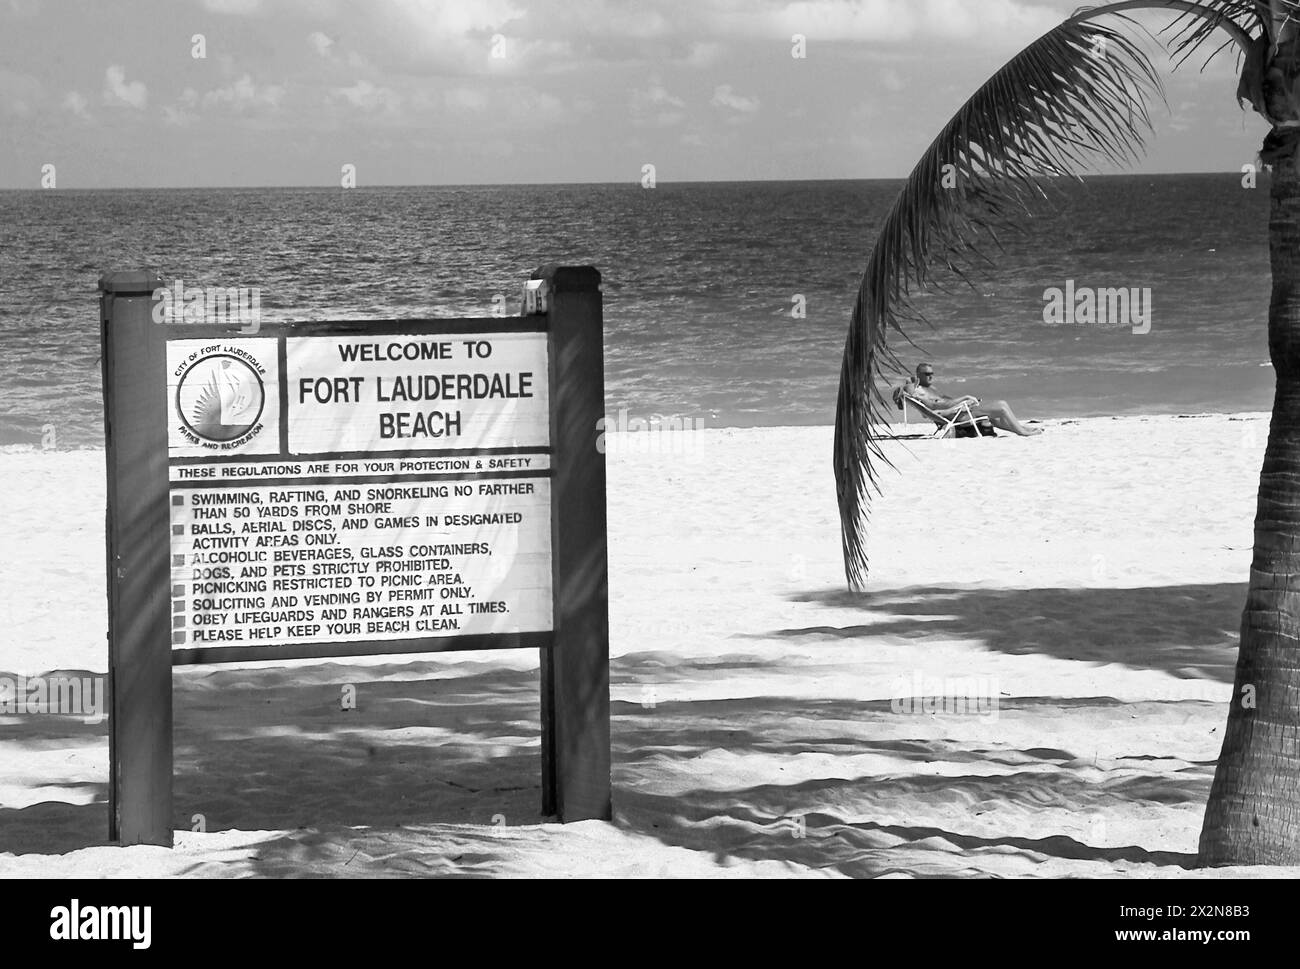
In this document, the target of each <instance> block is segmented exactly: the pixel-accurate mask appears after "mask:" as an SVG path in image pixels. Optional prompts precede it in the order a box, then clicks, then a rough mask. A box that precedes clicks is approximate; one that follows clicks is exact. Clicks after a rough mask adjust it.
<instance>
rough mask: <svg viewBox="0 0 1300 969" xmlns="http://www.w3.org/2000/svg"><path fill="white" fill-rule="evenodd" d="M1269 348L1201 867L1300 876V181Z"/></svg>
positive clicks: (1278, 206)
mask: <svg viewBox="0 0 1300 969" xmlns="http://www.w3.org/2000/svg"><path fill="white" fill-rule="evenodd" d="M1271 191H1272V213H1271V215H1270V218H1269V253H1270V261H1271V263H1272V270H1273V296H1272V301H1271V303H1270V306H1269V314H1268V347H1269V356H1270V357H1271V358H1272V361H1273V369H1274V371H1275V373H1276V376H1277V389H1276V392H1275V396H1274V399H1273V419H1272V423H1271V425H1270V427H1269V433H1268V449H1267V450H1266V451H1265V454H1264V466H1263V470H1262V471H1261V472H1260V478H1259V503H1258V506H1257V508H1256V513H1255V555H1254V561H1253V562H1252V564H1251V569H1250V591H1249V593H1248V594H1247V598H1246V608H1245V611H1244V612H1243V614H1242V617H1241V649H1240V651H1239V653H1238V655H1237V675H1236V681H1235V683H1234V685H1233V699H1232V703H1231V705H1230V708H1229V711H1228V725H1227V728H1226V729H1225V731H1224V736H1223V749H1222V751H1221V752H1220V754H1219V763H1218V768H1217V769H1216V770H1215V774H1214V784H1213V786H1212V787H1211V789H1210V800H1209V803H1208V804H1207V805H1206V809H1205V822H1204V825H1203V827H1202V828H1201V843H1200V852H1199V857H1198V859H1197V863H1198V864H1199V865H1201V866H1209V865H1300V169H1297V166H1296V159H1295V158H1294V157H1292V158H1289V159H1287V160H1285V161H1283V162H1281V163H1280V164H1278V165H1276V166H1275V167H1274V171H1273V179H1272V190H1271Z"/></svg>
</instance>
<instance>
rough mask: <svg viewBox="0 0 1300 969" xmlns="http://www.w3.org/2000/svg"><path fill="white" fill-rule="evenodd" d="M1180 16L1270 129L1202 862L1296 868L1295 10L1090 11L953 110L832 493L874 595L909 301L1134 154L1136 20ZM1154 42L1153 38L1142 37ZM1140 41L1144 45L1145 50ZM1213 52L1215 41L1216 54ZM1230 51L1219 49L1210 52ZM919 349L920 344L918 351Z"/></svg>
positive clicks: (1177, 36)
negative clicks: (1238, 560) (1266, 212)
mask: <svg viewBox="0 0 1300 969" xmlns="http://www.w3.org/2000/svg"><path fill="white" fill-rule="evenodd" d="M1138 9H1148V10H1150V9H1161V10H1165V11H1169V12H1170V15H1171V22H1170V24H1169V26H1168V27H1167V28H1166V31H1165V36H1166V38H1167V40H1168V43H1169V46H1170V49H1171V53H1172V54H1173V56H1174V57H1175V58H1176V60H1177V62H1178V63H1182V61H1184V60H1186V59H1187V58H1188V57H1190V56H1192V55H1193V54H1195V53H1196V52H1197V51H1198V50H1200V49H1201V48H1202V47H1203V46H1204V49H1205V50H1206V51H1209V56H1210V57H1213V56H1216V55H1218V54H1219V53H1220V52H1221V51H1222V50H1224V49H1228V50H1230V51H1232V50H1235V52H1236V54H1237V57H1238V65H1239V66H1240V69H1241V81H1240V84H1239V86H1238V90H1237V96H1238V98H1239V99H1240V100H1241V101H1243V102H1246V103H1249V105H1250V106H1251V107H1252V108H1253V109H1254V110H1255V111H1256V112H1257V113H1259V114H1260V115H1262V116H1263V117H1264V118H1265V119H1266V120H1267V121H1268V122H1269V124H1270V126H1271V130H1270V132H1269V134H1268V137H1267V138H1266V139H1265V141H1264V145H1263V148H1262V150H1261V152H1260V159H1261V161H1262V162H1263V164H1264V165H1266V166H1267V167H1269V168H1271V169H1272V179H1271V188H1270V191H1271V196H1272V215H1271V217H1270V221H1269V250H1270V256H1271V262H1272V272H1273V294H1272V301H1271V304H1270V307H1269V321H1268V324H1269V353H1270V356H1271V359H1272V362H1273V368H1274V371H1275V373H1276V381H1277V385H1276V395H1275V398H1274V403H1273V416H1272V423H1271V426H1270V430H1269V438H1268V447H1267V450H1266V452H1265V457H1264V464H1263V469H1262V471H1261V474H1260V483H1259V501H1258V509H1257V513H1256V518H1255V552H1254V561H1253V564H1252V566H1251V571H1250V591H1249V593H1248V596H1247V600H1246V607H1245V610H1244V612H1243V615H1242V621H1241V647H1240V651H1239V653H1238V659H1237V672H1236V680H1235V683H1234V687H1233V697H1234V700H1233V703H1232V704H1231V706H1230V711H1229V714H1228V723H1227V729H1226V731H1225V735H1224V739H1223V749H1222V752H1221V753H1220V756H1219V761H1218V767H1217V770H1216V772H1215V776H1214V783H1213V785H1212V787H1211V791H1210V799H1209V803H1208V805H1207V807H1206V813H1205V821H1204V825H1203V827H1202V831H1201V840H1200V850H1199V857H1198V864H1200V865H1227V864H1270V865H1295V864H1300V648H1298V647H1300V170H1298V169H1297V158H1296V148H1297V144H1298V143H1300V42H1298V41H1297V33H1298V30H1297V20H1296V18H1300V0H1129V2H1120V3H1109V4H1106V5H1103V6H1098V7H1092V8H1084V9H1081V10H1079V11H1077V12H1076V13H1075V14H1074V15H1072V16H1071V17H1069V18H1068V19H1067V20H1065V21H1064V22H1063V23H1062V24H1061V25H1060V26H1058V27H1056V28H1055V29H1053V30H1051V31H1049V32H1048V33H1047V34H1045V35H1044V36H1043V37H1041V38H1039V39H1038V40H1037V41H1035V42H1034V43H1033V44H1031V45H1030V46H1029V47H1027V48H1025V49H1024V50H1023V51H1021V52H1020V53H1019V54H1017V55H1016V56H1015V57H1014V58H1012V60H1011V61H1009V62H1008V63H1007V64H1006V65H1005V66H1004V67H1003V68H1002V69H1001V70H1000V71H998V72H997V73H996V74H994V75H993V77H992V78H990V79H989V81H988V82H987V83H985V84H984V86H983V87H981V88H980V89H979V90H978V91H976V92H975V94H974V96H973V97H972V98H971V99H970V100H969V101H967V102H966V104H965V105H964V106H963V107H962V108H961V110H960V111H958V112H957V114H956V116H955V117H953V119H952V120H951V121H949V122H948V124H947V125H946V126H945V127H944V129H943V131H942V132H940V134H939V136H938V137H937V138H936V139H935V140H934V142H933V143H932V144H931V146H930V148H929V149H928V150H927V151H926V153H925V155H924V156H923V157H922V158H921V160H920V162H919V163H918V164H917V166H916V168H915V169H914V170H913V171H912V173H911V176H910V177H909V178H908V180H907V184H906V185H905V186H904V187H903V189H902V191H901V193H900V194H899V196H898V199H897V201H895V203H894V205H893V208H892V209H891V210H890V212H889V213H888V215H887V217H886V219H885V221H884V224H883V225H882V227H881V230H880V235H879V238H878V239H877V241H876V245H875V247H874V249H873V250H872V253H871V256H870V259H869V261H868V264H867V269H866V272H865V274H864V275H863V278H862V283H861V286H860V287H859V289H858V294H857V298H856V301H855V303H854V306H853V313H852V317H851V320H850V324H849V333H848V339H847V342H846V344H845V348H844V361H843V365H842V368H841V373H840V389H839V400H838V403H837V408H836V415H835V454H834V462H835V483H836V493H837V496H838V499H839V506H840V525H841V537H842V545H843V553H844V563H845V574H846V577H847V579H848V583H849V586H850V587H851V588H853V589H861V588H863V586H864V584H865V582H866V577H867V550H866V524H867V509H868V503H869V498H870V493H871V492H872V491H875V490H877V489H878V481H877V477H876V474H875V472H874V470H873V464H878V463H879V462H881V461H884V462H885V463H886V464H887V463H888V460H887V458H886V457H885V455H884V454H883V452H882V451H881V449H880V447H879V444H878V443H877V441H876V440H874V439H873V425H874V424H877V423H879V422H880V421H881V419H882V417H883V414H884V411H885V409H886V406H887V405H886V401H885V398H884V396H883V394H882V392H881V389H880V388H881V385H882V381H881V378H882V377H884V376H885V374H886V373H887V372H892V373H898V372H901V370H902V367H901V364H900V363H899V361H898V358H897V357H896V356H895V355H894V353H893V352H892V351H891V349H890V345H889V344H890V338H891V337H894V336H896V337H899V338H902V339H907V336H906V333H905V328H906V326H907V325H908V324H913V323H915V322H917V321H918V320H920V319H921V316H920V314H919V313H918V312H917V310H916V309H915V307H914V305H913V303H912V296H913V295H914V294H915V293H916V292H917V291H918V290H919V289H921V288H923V287H926V286H928V285H932V284H933V283H934V282H935V279H934V276H935V275H936V273H937V271H944V272H945V273H946V272H951V273H955V274H956V275H957V276H958V277H962V278H964V277H965V275H966V274H967V273H969V272H970V271H972V270H974V269H977V268H978V266H979V264H980V262H981V261H984V260H985V257H984V256H982V255H981V248H982V247H983V246H986V245H987V244H988V243H993V244H994V245H996V243H997V232H998V231H999V227H1000V226H1001V225H1004V224H1006V222H1007V216H1009V215H1010V214H1012V213H1013V212H1016V211H1017V210H1019V209H1022V208H1026V207H1028V206H1029V205H1030V204H1031V203H1032V202H1033V201H1034V200H1035V199H1036V198H1041V197H1043V196H1044V194H1045V191H1044V190H1045V189H1048V188H1050V185H1051V182H1052V180H1053V179H1054V178H1057V177H1059V176H1072V175H1074V174H1075V173H1077V172H1078V171H1079V170H1081V169H1084V168H1090V167H1094V166H1096V165H1098V164H1099V163H1104V164H1110V165H1115V164H1125V163H1128V162H1129V161H1131V160H1133V159H1135V158H1136V157H1137V153H1138V152H1139V151H1140V149H1141V148H1142V145H1143V139H1144V138H1145V137H1146V136H1147V135H1148V134H1149V133H1150V131H1151V124H1150V118H1149V115H1148V112H1147V105H1148V103H1149V100H1150V98H1151V97H1152V96H1153V95H1158V96H1160V97H1163V89H1162V87H1161V84H1160V80H1159V77H1158V75H1157V73H1156V71H1155V69H1154V68H1153V66H1152V64H1151V61H1150V60H1149V58H1148V57H1147V56H1146V54H1145V53H1144V51H1143V48H1142V46H1140V44H1139V43H1138V41H1140V40H1141V39H1142V36H1143V34H1144V33H1145V32H1144V31H1142V30H1141V28H1140V27H1139V25H1138V24H1137V23H1136V22H1135V21H1133V20H1131V19H1130V17H1129V16H1128V15H1127V12H1128V11H1133V10H1138ZM1146 36H1147V37H1149V36H1150V35H1146ZM1135 38H1136V40H1135ZM1211 41H1213V43H1209V44H1208V45H1207V42H1211ZM1215 44H1219V45H1220V46H1217V47H1216V46H1214V45H1215ZM908 342H909V343H910V342H911V341H910V340H908Z"/></svg>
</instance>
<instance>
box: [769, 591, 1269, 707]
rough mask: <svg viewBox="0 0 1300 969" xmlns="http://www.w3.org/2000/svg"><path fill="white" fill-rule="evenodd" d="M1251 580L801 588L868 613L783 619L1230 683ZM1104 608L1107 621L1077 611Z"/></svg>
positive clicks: (826, 634) (807, 598)
mask: <svg viewBox="0 0 1300 969" xmlns="http://www.w3.org/2000/svg"><path fill="white" fill-rule="evenodd" d="M1246 588H1247V587H1246V584H1245V583H1236V582H1224V583H1206V584H1193V585H1178V586H1155V587H1149V588H1136V589H1118V588H1073V589H1050V588H1049V589H985V588H961V587H956V586H926V587H912V588H906V589H895V590H882V591H879V592H869V593H851V592H843V591H839V590H827V591H820V592H810V593H806V594H804V595H799V596H796V597H794V598H795V600H796V601H800V602H819V603H822V604H824V605H827V606H833V607H836V608H840V609H843V608H848V609H852V610H855V611H860V612H861V613H862V615H863V621H862V622H860V623H852V624H849V625H818V626H807V627H802V628H794V629H782V630H778V631H777V635H779V636H781V637H783V638H786V639H808V640H815V639H817V638H819V637H821V638H833V639H864V640H866V639H870V638H872V637H878V636H904V637H909V638H916V637H926V638H928V637H931V636H934V637H941V638H945V639H960V640H976V641H978V642H981V643H983V645H984V646H985V647H986V648H987V649H990V650H994V651H997V652H1001V653H1008V654H1011V655H1016V656H1019V655H1025V654H1029V653H1039V654H1042V655H1046V656H1054V657H1057V658H1059V659H1067V660H1077V661H1080V662H1088V663H1120V664H1123V665H1125V666H1129V667H1132V668H1134V669H1151V670H1161V671H1163V672H1166V673H1171V674H1173V675H1174V676H1178V677H1182V678H1187V679H1194V678H1199V679H1213V680H1217V681H1219V682H1223V683H1231V682H1232V680H1233V674H1234V671H1235V669H1236V662H1237V647H1238V644H1239V632H1238V627H1239V624H1240V622H1241V608H1242V604H1243V603H1244V602H1245V601H1246ZM1096 616H1105V617H1107V619H1108V622H1106V623H1098V622H1080V621H1079V617H1096Z"/></svg>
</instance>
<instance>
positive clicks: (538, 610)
mask: <svg viewBox="0 0 1300 969" xmlns="http://www.w3.org/2000/svg"><path fill="white" fill-rule="evenodd" d="M531 325H532V326H533V328H534V329H533V331H531V332H518V331H507V332H491V331H485V330H483V329H478V330H477V331H475V332H470V331H462V332H449V331H448V328H447V324H445V323H437V322H431V323H429V324H425V325H406V326H404V327H401V328H392V327H389V328H385V327H382V326H378V327H375V328H373V329H370V330H368V331H367V332H366V334H365V335H364V336H357V335H346V334H336V333H329V332H325V333H320V334H316V335H303V336H290V335H289V334H287V333H285V334H282V335H278V336H266V337H255V338H235V339H221V340H211V339H181V338H175V339H168V341H167V373H168V379H167V387H166V398H167V407H168V441H167V447H168V458H169V486H170V488H169V496H170V506H169V507H170V527H171V592H172V637H171V638H172V646H173V649H174V651H175V653H176V654H177V658H178V660H179V661H182V662H197V661H201V662H214V661H220V660H221V659H222V658H223V657H225V656H236V657H243V658H248V657H250V656H251V653H249V652H248V650H249V648H256V649H259V650H261V651H262V655H266V654H269V653H272V652H275V651H277V650H280V651H283V649H284V647H287V646H298V647H309V646H312V645H322V646H325V647H327V650H328V651H329V652H330V653H331V654H333V655H337V649H338V646H339V644H343V643H352V644H360V645H361V646H364V650H363V649H358V650H354V651H358V652H359V651H390V650H392V649H401V650H404V651H405V650H411V649H421V650H425V649H429V648H431V646H430V644H427V643H423V642H422V640H426V639H429V638H439V639H442V638H448V637H458V636H490V635H494V634H525V635H527V634H539V633H545V632H549V631H551V630H552V612H551V595H552V588H551V516H550V506H551V493H550V474H551V465H550V453H549V452H550V423H549V420H550V400H549V392H548V389H549V388H548V377H549V371H548V360H547V345H546V334H545V332H543V331H542V329H541V328H542V326H543V325H544V321H538V320H536V319H535V320H534V322H533V323H532V324H531ZM174 329H175V330H176V331H177V332H178V335H179V334H183V333H184V332H185V328H183V327H176V328H174ZM281 361H283V363H281ZM513 644H514V643H513V641H511V642H509V643H508V645H513ZM438 645H440V644H433V646H432V648H437V646H438ZM309 652H310V650H308V649H305V648H304V649H298V650H295V651H294V655H296V656H304V655H308V654H309Z"/></svg>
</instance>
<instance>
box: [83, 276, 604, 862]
mask: <svg viewBox="0 0 1300 969" xmlns="http://www.w3.org/2000/svg"><path fill="white" fill-rule="evenodd" d="M532 279H533V280H534V282H533V283H530V285H531V286H532V288H533V289H534V290H538V289H540V290H542V292H543V293H544V298H543V299H541V300H538V301H537V303H536V305H537V306H540V307H544V308H545V312H544V313H543V314H541V315H533V316H520V317H486V318H458V319H451V318H436V319H386V320H328V321H320V322H287V323H275V324H266V325H264V326H263V327H261V328H260V329H259V330H258V332H257V333H256V334H253V333H249V332H247V331H241V330H240V329H238V328H237V327H236V326H235V325H234V324H231V325H213V324H185V323H157V322H155V321H154V319H155V318H154V310H155V306H156V304H157V300H158V297H157V296H156V295H155V294H157V293H158V292H159V291H160V290H162V289H163V287H164V285H165V284H164V282H163V280H162V279H161V278H159V277H158V276H157V275H155V274H153V273H151V272H147V271H140V272H116V273H106V274H104V275H103V276H102V277H101V279H100V284H99V286H100V327H101V348H102V361H103V393H104V416H105V458H106V465H107V511H106V522H105V524H106V529H105V531H106V536H105V537H106V552H107V560H106V564H107V579H108V582H107V591H108V646H109V657H108V660H109V662H108V671H109V688H110V694H111V697H112V709H111V714H110V730H109V758H110V785H109V839H110V840H113V841H117V842H118V843H120V844H122V845H130V844H155V845H164V846H168V847H170V846H171V845H172V844H173V831H172V826H171V821H172V818H171V815H172V807H173V804H172V772H173V753H172V668H173V666H176V665H187V664H190V663H207V662H241V661H249V660H258V661H267V660H272V661H273V660H276V659H300V658H338V657H346V656H362V655H387V654H393V655H400V654H410V653H432V652H449V651H461V650H471V649H518V648H536V649H538V650H539V653H540V661H541V666H540V688H541V689H540V692H541V725H542V737H541V761H542V813H543V814H545V815H553V816H555V817H556V818H557V819H558V820H560V821H561V822H570V821H578V820H590V819H599V820H609V818H610V817H611V815H612V805H611V796H610V739H609V736H610V735H609V602H608V588H609V580H608V536H607V511H606V504H605V460H604V454H603V453H601V451H600V449H598V448H597V446H596V440H597V433H598V430H597V429H598V427H599V421H600V420H601V418H603V417H604V360H603V326H604V322H603V308H602V302H601V293H600V274H599V272H597V270H596V269H595V268H593V267H590V266H572V267H566V266H554V265H551V266H545V267H542V268H539V269H538V270H537V271H536V272H534V273H533V275H532ZM467 332H468V333H480V332H481V333H483V334H484V335H485V336H488V335H491V334H494V333H521V332H541V333H545V334H546V343H547V356H548V368H547V370H548V373H547V381H548V385H547V386H548V393H549V405H550V408H549V432H550V433H549V436H550V446H549V449H546V448H535V449H533V448H530V449H528V450H530V451H533V452H535V453H549V457H550V468H549V471H547V472H546V474H547V475H548V476H549V480H550V518H551V521H550V526H551V529H550V530H551V595H552V628H551V630H550V631H547V632H535V633H517V632H516V633H487V634H475V635H462V636H442V637H428V638H423V639H417V638H411V639H403V640H397V641H378V642H336V643H303V644H295V645H287V646H275V647H270V648H268V647H267V646H242V647H220V648H208V649H205V648H203V647H196V648H187V649H183V650H177V649H173V646H172V638H171V626H172V615H171V608H172V606H171V572H170V569H171V529H170V508H169V504H170V501H169V495H170V488H171V483H170V480H169V467H170V461H169V455H168V430H167V422H168V405H167V396H166V384H167V379H166V371H167V343H168V339H169V338H170V339H208V338H211V339H229V340H237V339H241V338H244V339H247V338H250V337H253V336H257V337H286V338H293V337H298V336H317V335H320V336H331V335H335V336H336V335H354V336H402V335H422V336H427V335H431V334H433V335H436V334H438V333H467ZM284 346H285V342H284V341H283V340H281V341H280V347H281V350H282V351H283V347H284ZM280 363H281V367H280V387H279V390H280V393H281V397H282V399H283V397H284V396H285V394H287V385H288V374H287V373H286V372H285V368H284V359H283V353H281V361H280ZM281 403H283V400H282V401H281ZM281 433H282V434H286V433H287V429H285V428H281ZM502 450H505V451H510V452H511V453H515V452H514V450H513V449H509V448H507V449H496V448H483V449H479V451H478V452H477V453H481V454H487V453H492V452H493V451H497V452H500V451H502ZM467 453H470V454H472V453H473V452H466V450H465V449H453V448H411V449H409V451H408V452H403V451H393V452H384V453H383V455H382V457H384V458H392V459H400V458H401V457H403V456H404V455H406V456H412V457H414V456H419V457H435V456H439V455H450V454H456V455H465V454H467ZM330 456H331V457H338V458H342V457H351V456H355V457H363V456H364V457H371V456H374V455H372V454H371V452H354V453H351V454H345V453H342V452H339V453H336V454H331V455H330ZM191 460H193V461H194V463H204V459H202V458H197V459H186V463H190V461H191ZM211 460H217V461H219V460H221V459H220V458H219V457H218V458H215V459H211ZM539 474H540V472H534V475H535V476H536V475H539ZM376 477H383V476H376ZM341 480H342V479H340V481H341ZM348 480H349V481H352V482H354V483H360V482H361V481H363V480H364V479H359V478H351V479H348ZM439 480H444V476H441V475H440V476H439ZM445 480H454V479H453V478H450V477H447V478H445ZM216 654H220V655H219V657H218V656H217V655H216Z"/></svg>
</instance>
